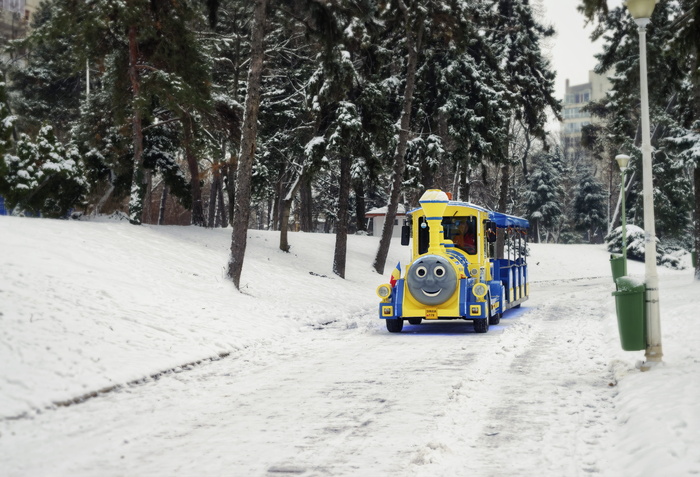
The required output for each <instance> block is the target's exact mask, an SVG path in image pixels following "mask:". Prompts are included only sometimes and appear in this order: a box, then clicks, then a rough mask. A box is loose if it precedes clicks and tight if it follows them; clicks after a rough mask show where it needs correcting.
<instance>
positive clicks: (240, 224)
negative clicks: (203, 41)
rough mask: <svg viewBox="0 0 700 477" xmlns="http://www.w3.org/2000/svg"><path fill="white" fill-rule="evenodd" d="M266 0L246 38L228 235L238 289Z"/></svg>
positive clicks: (247, 214)
mask: <svg viewBox="0 0 700 477" xmlns="http://www.w3.org/2000/svg"><path fill="white" fill-rule="evenodd" d="M266 9H267V0H255V6H254V7H253V25H252V33H251V42H250V70H249V71H248V92H247V94H246V100H245V116H244V118H243V127H242V131H241V149H240V154H239V163H238V172H237V174H236V202H235V204H234V210H233V222H232V224H233V233H232V235H231V257H230V258H229V262H228V276H229V277H230V278H231V280H233V284H234V286H235V287H236V288H237V289H238V290H240V288H241V287H240V283H241V272H242V271H243V259H244V257H245V249H246V244H247V239H248V221H249V219H250V182H251V176H252V172H253V160H254V159H255V141H256V138H257V134H258V111H259V109H260V83H261V79H262V68H263V57H264V55H265V51H264V49H263V36H264V33H265V17H266Z"/></svg>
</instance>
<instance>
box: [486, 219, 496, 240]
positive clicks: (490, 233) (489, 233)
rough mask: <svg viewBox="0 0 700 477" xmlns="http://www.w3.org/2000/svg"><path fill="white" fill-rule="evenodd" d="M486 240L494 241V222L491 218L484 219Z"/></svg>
mask: <svg viewBox="0 0 700 477" xmlns="http://www.w3.org/2000/svg"><path fill="white" fill-rule="evenodd" d="M485 228H486V241H487V242H488V243H494V242H495V241H496V222H494V221H493V220H487V221H486V227H485Z"/></svg>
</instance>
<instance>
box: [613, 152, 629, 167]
mask: <svg viewBox="0 0 700 477" xmlns="http://www.w3.org/2000/svg"><path fill="white" fill-rule="evenodd" d="M615 160H616V161H617V164H618V165H619V166H620V170H621V171H624V170H625V169H627V164H629V162H630V156H628V155H626V154H618V155H617V156H615Z"/></svg>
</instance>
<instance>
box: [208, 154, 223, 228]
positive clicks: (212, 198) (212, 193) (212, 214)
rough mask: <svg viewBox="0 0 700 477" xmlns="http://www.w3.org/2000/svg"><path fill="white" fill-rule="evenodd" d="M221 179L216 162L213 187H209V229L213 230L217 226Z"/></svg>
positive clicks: (213, 171) (213, 168)
mask: <svg viewBox="0 0 700 477" xmlns="http://www.w3.org/2000/svg"><path fill="white" fill-rule="evenodd" d="M220 177H221V174H220V173H219V164H218V163H217V162H216V161H214V164H213V166H212V179H211V186H210V187H209V213H208V214H207V227H209V228H210V229H213V228H214V225H215V224H216V199H217V191H218V187H219V184H218V181H219V180H220Z"/></svg>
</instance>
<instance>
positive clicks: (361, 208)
mask: <svg viewBox="0 0 700 477" xmlns="http://www.w3.org/2000/svg"><path fill="white" fill-rule="evenodd" d="M366 213H367V206H366V203H365V183H364V181H363V180H358V181H355V221H356V222H357V231H358V232H360V231H362V232H366V231H367V221H366V220H365V214H366Z"/></svg>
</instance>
